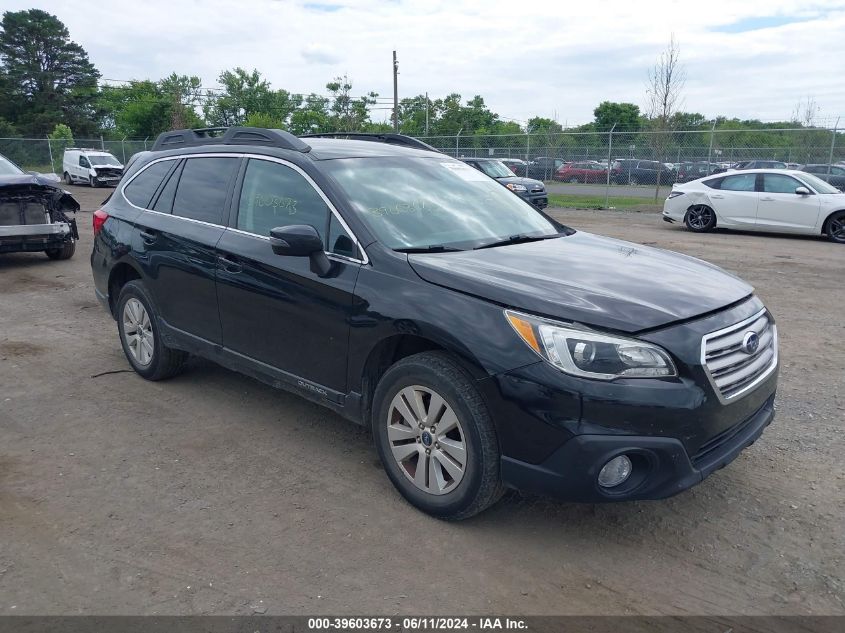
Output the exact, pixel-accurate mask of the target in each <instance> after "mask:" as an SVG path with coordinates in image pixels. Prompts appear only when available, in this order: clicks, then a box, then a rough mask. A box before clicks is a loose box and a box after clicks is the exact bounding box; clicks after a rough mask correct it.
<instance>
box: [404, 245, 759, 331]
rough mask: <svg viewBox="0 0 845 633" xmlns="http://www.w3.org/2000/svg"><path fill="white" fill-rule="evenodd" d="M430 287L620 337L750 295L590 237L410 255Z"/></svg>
mask: <svg viewBox="0 0 845 633" xmlns="http://www.w3.org/2000/svg"><path fill="white" fill-rule="evenodd" d="M408 261H409V262H410V264H411V266H412V267H413V269H414V271H416V273H417V274H418V275H419V276H420V277H422V278H423V279H425V280H426V281H429V282H431V283H434V284H437V285H440V286H443V287H446V288H450V289H452V290H457V291H459V292H463V293H467V294H471V295H475V296H478V297H482V298H484V299H488V300H490V301H494V302H496V303H499V304H502V305H503V306H507V307H512V308H516V309H520V310H525V311H527V312H532V313H535V314H538V315H544V316H549V317H552V318H556V319H561V320H564V321H574V322H579V323H584V324H587V325H592V326H595V327H601V328H608V329H613V330H619V331H623V332H637V331H640V330H646V329H651V328H656V327H661V326H664V325H668V324H670V323H672V322H675V321H679V320H684V319H689V318H692V317H695V316H698V315H701V314H704V313H707V312H711V311H713V310H717V309H719V308H722V307H724V306H727V305H729V304H732V303H735V302H737V301H739V300H741V299H743V298H745V297H747V296H749V295H751V293H752V292H753V288H752V287H751V286H750V285H748V284H747V283H745V282H744V281H742V280H741V279H739V278H737V277H735V276H734V275H731V274H729V273H727V272H725V271H724V270H722V269H721V268H718V267H717V266H714V265H712V264H708V263H707V262H704V261H701V260H698V259H695V258H693V257H688V256H686V255H681V254H678V253H673V252H670V251H664V250H660V249H656V248H649V247H647V246H641V245H639V244H632V243H630V242H623V241H621V240H615V239H611V238H607V237H601V236H598V235H592V234H590V233H582V232H576V233H574V234H572V235H569V236H567V237H560V238H557V239H549V240H543V241H538V242H528V243H524V244H513V245H510V246H500V247H496V248H487V249H480V250H475V251H461V252H455V253H437V254H434V253H432V254H429V253H425V254H412V255H409V256H408Z"/></svg>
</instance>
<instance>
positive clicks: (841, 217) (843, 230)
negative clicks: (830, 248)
mask: <svg viewBox="0 0 845 633" xmlns="http://www.w3.org/2000/svg"><path fill="white" fill-rule="evenodd" d="M824 232H825V233H827V239H829V240H830V241H831V242H836V243H837V244H845V211H837V212H836V213H834V214H833V215H831V216H830V217H829V218H828V219H827V224H826V225H825V229H824Z"/></svg>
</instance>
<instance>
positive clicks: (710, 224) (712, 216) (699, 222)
mask: <svg viewBox="0 0 845 633" xmlns="http://www.w3.org/2000/svg"><path fill="white" fill-rule="evenodd" d="M684 224H685V225H686V227H687V229H689V230H690V231H692V232H693V233H706V232H707V231H712V230H713V229H714V228H716V212H715V211H714V210H713V209H711V208H710V207H708V206H707V205H706V204H696V205H693V206H691V207H690V208H689V209H687V212H686V214H685V215H684Z"/></svg>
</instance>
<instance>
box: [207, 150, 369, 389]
mask: <svg viewBox="0 0 845 633" xmlns="http://www.w3.org/2000/svg"><path fill="white" fill-rule="evenodd" d="M232 207H233V212H236V213H237V216H236V217H233V218H232V220H230V228H229V229H228V230H227V231H225V233H224V234H223V236H222V238H221V239H220V242H219V243H218V244H217V251H218V256H219V260H218V270H217V296H218V301H219V305H220V321H221V324H222V327H223V346H224V347H226V348H227V349H229V350H232V351H234V352H236V353H238V354H240V355H243V356H246V357H248V358H250V359H253V360H257V361H260V362H261V363H264V364H266V365H269V366H271V367H273V368H275V369H278V370H281V371H282V372H284V373H285V374H287V375H288V378H289V379H304V380H306V381H308V382H309V383H313V384H312V385H309V386H308V387H307V388H310V389H312V390H314V389H316V390H318V392H319V390H321V389H326V390H332V391H334V392H337V393H339V394H343V393H346V391H347V385H346V359H347V354H348V342H349V317H350V313H351V310H352V299H353V292H354V289H355V282H356V280H357V278H358V271H359V269H360V267H361V261H360V260H361V258H362V257H363V254H362V253H361V251H360V249H359V247H358V246H357V244H356V243H355V242H354V240H353V238H352V236H351V235H350V233H349V231H348V230H347V229H346V228H345V227H344V225H343V223H342V222H341V221H340V219H339V216H337V215H336V214H335V213H334V212H333V211H332V209H331V208H330V207H329V204H328V202H327V199H326V198H325V197H324V196H323V195H321V193H320V192H319V191H318V190H317V188H316V186H315V185H314V184H313V182H312V181H311V180H310V179H309V178H308V177H307V176H305V174H304V172H302V171H301V170H300V169H298V168H297V167H295V166H293V165H291V164H288V163H285V162H281V161H275V160H271V159H258V158H252V159H250V161H249V163H248V165H247V168H246V171H245V172H244V176H243V180H242V184H241V186H240V193H239V194H238V195H237V198H236V199H235V200H234V202H233V205H232ZM294 224H309V225H311V226H313V227H314V228H315V229H317V231H318V232H319V233H320V236H321V237H322V238H323V243H324V244H325V245H326V251H327V252H328V253H329V257H330V258H331V260H332V262H333V270H332V271H331V272H330V273H329V275H328V276H326V277H319V276H318V275H317V274H316V273H314V272H312V271H311V268H310V262H309V258H308V257H287V256H281V255H276V254H275V253H274V252H273V250H272V248H271V247H270V242H269V236H270V230H271V229H273V228H276V227H282V226H289V225H294ZM315 385H316V387H315ZM300 386H302V385H300ZM321 393H322V392H321Z"/></svg>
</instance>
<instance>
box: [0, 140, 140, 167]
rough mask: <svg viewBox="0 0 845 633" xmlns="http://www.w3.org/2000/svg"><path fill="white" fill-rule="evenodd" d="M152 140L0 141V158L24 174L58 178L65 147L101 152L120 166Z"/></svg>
mask: <svg viewBox="0 0 845 633" xmlns="http://www.w3.org/2000/svg"><path fill="white" fill-rule="evenodd" d="M154 141H155V139H154V138H146V139H128V138H125V139H121V140H106V139H103V138H95V139H91V138H86V139H82V138H78V139H74V140H73V141H69V140H64V139H60V140H54V139H47V138H43V139H40V138H0V155H3V156H5V157H6V158H8V159H9V160H11V161H12V162H14V163H16V164H17V165H19V166H20V167H21V168H22V169H24V170H26V171H37V172H42V173H49V172H54V173H56V174H58V175H59V176H61V175H62V157H63V156H64V151H65V149H67V148H69V147H84V148H90V149H94V150H100V151H102V150H105V151H107V152H110V153H111V154H113V155H114V156H115V157H116V158H117V159H118V160H119V161H121V162H122V163H123V164H124V165H125V164H126V162H127V161H128V160H129V158H130V157H131V156H132V155H133V154H135V153H137V152H141V151H144V150H146V149H149V148H150V147H152V145H153V142H154Z"/></svg>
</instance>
